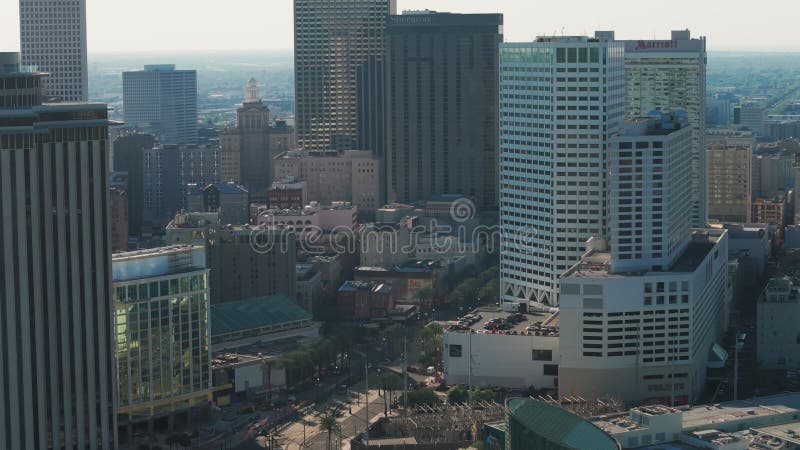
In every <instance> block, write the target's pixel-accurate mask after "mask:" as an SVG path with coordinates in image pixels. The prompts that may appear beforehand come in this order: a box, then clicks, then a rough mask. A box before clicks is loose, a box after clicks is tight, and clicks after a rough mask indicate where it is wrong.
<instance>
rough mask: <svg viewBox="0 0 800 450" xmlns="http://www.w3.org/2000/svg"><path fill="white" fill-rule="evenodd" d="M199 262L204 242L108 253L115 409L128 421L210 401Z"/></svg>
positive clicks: (203, 274)
mask: <svg viewBox="0 0 800 450" xmlns="http://www.w3.org/2000/svg"><path fill="white" fill-rule="evenodd" d="M205 264H206V261H205V250H204V249H203V247H192V246H188V245H182V246H171V247H160V248H154V249H149V250H141V251H137V252H127V253H118V254H116V255H114V257H113V259H112V268H113V280H114V303H113V305H114V326H115V345H116V348H115V352H116V358H115V359H116V362H117V374H118V376H119V384H118V385H117V392H118V395H119V407H118V408H117V414H119V415H120V416H121V417H122V418H123V419H122V420H123V421H125V420H127V424H128V425H130V424H133V423H136V422H140V421H144V420H149V419H151V418H157V417H164V416H169V415H173V414H175V413H179V412H185V411H187V410H188V409H189V408H191V407H193V406H205V405H208V402H209V401H210V400H211V345H210V341H209V339H210V337H209V334H210V327H209V306H210V304H209V288H208V272H209V271H208V269H206V266H205ZM121 425H123V426H124V425H126V424H125V423H122V424H121Z"/></svg>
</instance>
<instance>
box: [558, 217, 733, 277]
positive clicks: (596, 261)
mask: <svg viewBox="0 0 800 450" xmlns="http://www.w3.org/2000/svg"><path fill="white" fill-rule="evenodd" d="M726 233H727V230H724V229H720V228H713V229H710V228H709V229H706V228H703V229H694V230H693V231H692V239H691V241H689V244H688V245H687V246H686V249H684V251H683V253H681V255H680V257H678V259H677V260H676V261H675V263H673V265H672V267H671V268H670V269H669V270H668V271H667V272H672V273H684V272H689V273H691V272H694V271H695V270H697V267H698V266H699V265H700V263H702V262H703V260H704V259H705V258H706V256H708V254H709V253H710V252H711V250H712V249H713V248H714V246H715V245H716V244H717V243H718V242H719V241H720V239H722V236H723V235H725V234H726ZM598 241H599V242H603V241H602V240H598ZM591 245H592V244H591V243H590V246H591ZM602 245H603V244H601V246H599V247H594V248H593V249H592V250H590V251H589V252H587V253H586V254H585V255H584V256H583V258H581V260H580V261H579V262H578V263H577V264H575V265H574V266H572V268H570V269H569V270H568V271H567V272H565V273H564V276H563V277H564V278H566V277H572V278H617V277H625V276H644V275H646V274H648V273H651V272H648V271H637V272H631V271H628V272H624V273H612V272H611V252H610V251H609V250H608V248H607V247H606V248H603V247H602ZM726 257H727V255H726ZM652 273H655V272H652Z"/></svg>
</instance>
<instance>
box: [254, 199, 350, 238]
mask: <svg viewBox="0 0 800 450" xmlns="http://www.w3.org/2000/svg"><path fill="white" fill-rule="evenodd" d="M357 216H358V208H356V207H355V206H353V205H351V204H350V203H349V202H333V203H331V204H330V205H320V204H319V203H317V202H311V203H309V204H308V205H306V206H304V207H303V208H302V209H271V210H268V211H265V212H263V213H261V215H260V216H259V217H258V219H257V221H258V224H259V225H266V226H270V227H277V228H287V229H294V230H297V231H308V232H312V231H314V232H318V231H344V230H354V229H356V228H357V227H358V218H357Z"/></svg>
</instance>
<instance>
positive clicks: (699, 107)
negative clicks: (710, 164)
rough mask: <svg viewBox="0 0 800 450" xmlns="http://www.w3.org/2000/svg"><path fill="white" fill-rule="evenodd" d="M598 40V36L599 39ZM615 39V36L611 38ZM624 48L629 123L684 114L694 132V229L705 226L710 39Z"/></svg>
mask: <svg viewBox="0 0 800 450" xmlns="http://www.w3.org/2000/svg"><path fill="white" fill-rule="evenodd" d="M598 34H600V33H598ZM612 36H613V33H612ZM624 43H625V78H626V79H627V85H628V108H627V115H628V117H637V116H642V115H646V114H648V113H649V112H650V111H653V110H655V109H661V110H665V111H666V110H669V111H675V110H683V111H686V114H687V116H688V118H689V124H691V126H692V141H693V146H692V197H691V199H692V200H691V201H692V219H693V223H692V226H694V227H704V226H705V225H706V215H707V214H706V170H707V169H706V167H707V164H706V146H705V141H704V137H705V129H706V39H705V37H701V38H699V39H693V38H692V37H691V33H690V32H689V30H681V31H673V32H672V36H671V39H669V40H636V41H624Z"/></svg>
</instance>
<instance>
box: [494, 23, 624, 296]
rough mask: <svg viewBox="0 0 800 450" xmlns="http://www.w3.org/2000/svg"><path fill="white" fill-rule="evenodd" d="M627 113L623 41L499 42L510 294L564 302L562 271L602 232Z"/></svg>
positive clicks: (504, 262) (504, 288)
mask: <svg viewBox="0 0 800 450" xmlns="http://www.w3.org/2000/svg"><path fill="white" fill-rule="evenodd" d="M624 114H625V75H624V46H623V44H622V43H617V42H611V41H608V40H604V39H596V38H589V37H585V36H581V37H567V36H562V37H540V38H538V39H537V40H536V41H535V42H530V43H508V44H501V47H500V120H501V122H500V222H501V227H502V244H501V256H500V267H501V295H502V298H503V301H531V302H537V303H542V304H549V305H556V304H558V289H559V277H560V276H561V275H562V274H563V273H564V272H565V271H567V269H569V268H570V267H572V265H574V264H575V263H576V262H578V261H579V260H580V258H581V256H582V255H583V253H584V252H585V248H586V247H585V246H586V240H587V239H588V238H590V237H591V236H598V235H603V233H604V230H605V227H606V217H605V209H606V159H607V149H608V146H609V144H610V139H611V136H612V135H613V134H614V133H616V131H617V130H618V128H619V125H620V122H621V121H622V119H623V117H624Z"/></svg>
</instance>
